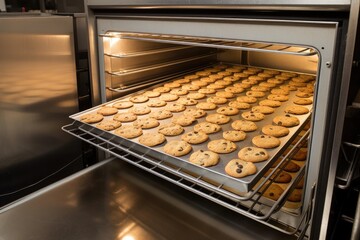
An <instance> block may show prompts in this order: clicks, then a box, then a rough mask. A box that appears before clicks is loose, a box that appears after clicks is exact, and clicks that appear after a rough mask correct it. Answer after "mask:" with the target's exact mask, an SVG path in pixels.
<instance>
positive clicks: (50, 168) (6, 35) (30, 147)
mask: <svg viewBox="0 0 360 240" xmlns="http://www.w3.org/2000/svg"><path fill="white" fill-rule="evenodd" d="M0 52H1V56H0V72H1V79H0V93H1V95H0V131H1V135H0V142H1V146H0V176H1V181H0V182H1V184H0V189H1V192H2V193H7V192H11V191H14V190H18V189H20V188H23V187H25V186H28V185H31V184H33V183H35V182H37V181H39V180H40V179H42V178H44V177H47V176H48V175H50V174H51V173H53V172H55V171H56V170H58V169H59V168H61V167H63V166H64V165H66V164H67V163H68V162H70V161H71V160H73V159H74V158H75V157H77V156H78V155H80V151H81V149H80V142H78V141H74V139H72V138H69V136H67V135H66V134H64V133H63V132H62V131H61V126H62V125H63V124H65V123H66V122H67V116H68V114H71V113H74V112H76V111H78V107H77V93H76V71H75V63H74V61H75V60H74V50H73V22H72V18H70V17H50V16H47V17H26V16H25V17H8V18H5V17H4V18H0ZM65 150H66V151H65ZM10 196H11V195H10Z"/></svg>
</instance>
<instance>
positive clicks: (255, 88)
mask: <svg viewBox="0 0 360 240" xmlns="http://www.w3.org/2000/svg"><path fill="white" fill-rule="evenodd" d="M250 90H251V91H256V92H267V91H269V88H268V87H264V86H260V85H258V86H252V87H251V88H250Z"/></svg>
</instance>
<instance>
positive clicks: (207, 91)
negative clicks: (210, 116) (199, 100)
mask: <svg viewBox="0 0 360 240" xmlns="http://www.w3.org/2000/svg"><path fill="white" fill-rule="evenodd" d="M198 92H199V93H202V94H213V93H216V90H215V89H211V88H201V89H199V91H198Z"/></svg>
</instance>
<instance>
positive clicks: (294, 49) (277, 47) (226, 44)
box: [99, 32, 317, 56]
mask: <svg viewBox="0 0 360 240" xmlns="http://www.w3.org/2000/svg"><path fill="white" fill-rule="evenodd" d="M99 36H100V37H107V38H120V39H132V40H143V41H152V42H160V43H170V44H181V45H190V46H198V47H208V48H213V47H215V48H222V49H231V50H245V51H257V52H271V53H283V54H290V55H298V56H312V55H316V54H317V52H316V51H315V50H314V49H312V48H310V47H300V46H288V45H281V44H270V43H260V42H246V41H235V40H224V39H215V38H210V39H209V38H200V37H189V36H176V35H158V34H146V33H128V32H109V33H106V34H100V35H99Z"/></svg>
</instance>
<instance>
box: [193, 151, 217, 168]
mask: <svg viewBox="0 0 360 240" xmlns="http://www.w3.org/2000/svg"><path fill="white" fill-rule="evenodd" d="M189 162H191V163H193V164H196V165H199V166H202V167H210V166H214V165H216V164H218V162H219V155H218V154H217V153H214V152H211V151H204V150H198V151H196V152H194V153H192V154H191V155H190V158H189Z"/></svg>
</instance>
